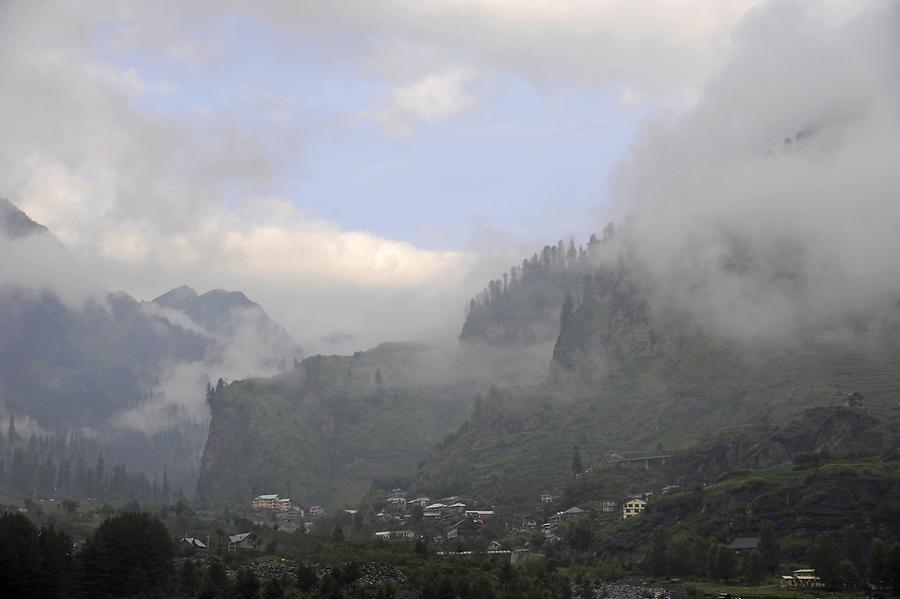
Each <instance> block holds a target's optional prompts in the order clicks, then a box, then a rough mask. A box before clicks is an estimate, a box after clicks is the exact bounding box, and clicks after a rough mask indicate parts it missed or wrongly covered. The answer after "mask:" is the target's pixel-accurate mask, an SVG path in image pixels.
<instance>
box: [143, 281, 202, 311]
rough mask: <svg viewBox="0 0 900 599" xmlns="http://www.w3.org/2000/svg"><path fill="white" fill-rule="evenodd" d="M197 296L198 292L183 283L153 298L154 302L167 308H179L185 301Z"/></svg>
mask: <svg viewBox="0 0 900 599" xmlns="http://www.w3.org/2000/svg"><path fill="white" fill-rule="evenodd" d="M196 298H197V292H196V291H194V290H193V289H192V288H191V287H188V286H187V285H181V286H179V287H176V288H175V289H172V290H170V291H167V292H165V293H163V294H162V295H160V296H159V297H157V298H156V299H154V300H153V303H154V304H158V305H160V306H163V307H166V308H178V307H182V306H184V304H185V303H187V302H190V301H193V300H194V299H196Z"/></svg>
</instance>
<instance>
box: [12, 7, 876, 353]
mask: <svg viewBox="0 0 900 599" xmlns="http://www.w3.org/2000/svg"><path fill="white" fill-rule="evenodd" d="M772 4H778V5H784V4H790V5H800V4H803V5H804V6H806V9H805V10H806V11H807V12H813V13H815V15H816V18H818V19H821V21H817V22H821V23H832V24H839V23H842V22H844V21H846V20H847V19H849V18H851V17H852V16H853V15H854V14H855V13H857V12H859V11H861V10H862V8H863V7H864V6H868V5H877V4H886V2H877V0H874V1H872V2H841V1H838V0H830V1H824V0H823V1H821V2H805V3H799V2H797V3H794V2H790V3H788V2H777V3H766V2H763V1H762V0H730V1H728V0H683V1H680V2H679V1H675V2H663V1H661V0H660V1H650V0H646V1H639V0H594V1H578V0H569V1H566V0H554V1H545V0H457V1H451V0H409V1H403V0H385V1H372V0H360V1H351V0H332V1H328V2H304V1H297V2H265V1H256V2H228V1H215V2H213V1H210V2H127V1H110V2H103V1H99V0H98V1H93V2H88V3H85V2H75V1H71V2H68V1H57V2H49V1H48V2H31V1H21V2H17V1H16V0H5V1H3V2H0V86H2V88H0V131H2V132H3V142H2V144H0V195H2V196H5V197H7V198H9V199H10V200H12V201H13V202H15V203H16V204H18V205H19V206H20V207H21V208H23V209H24V210H26V211H27V212H28V213H29V214H30V215H31V216H32V217H33V218H34V219H35V220H38V221H40V222H42V223H44V224H46V225H47V226H48V227H50V228H51V230H52V231H53V232H54V233H55V234H56V235H57V236H58V237H59V238H60V239H61V240H62V241H63V243H64V244H65V245H66V247H67V248H68V249H69V251H70V252H71V253H72V254H73V255H75V256H77V259H78V260H79V264H80V265H81V266H82V268H85V269H88V270H90V271H91V273H90V276H91V278H93V279H95V280H96V281H97V284H98V285H99V286H101V287H103V288H104V289H122V290H124V291H127V292H129V293H131V294H133V295H135V296H137V297H139V298H144V299H149V298H151V297H153V296H155V295H157V294H159V293H162V292H164V291H166V290H167V289H169V288H171V287H174V286H176V285H179V284H182V283H186V284H189V285H191V286H193V287H195V288H196V289H198V291H201V292H202V291H205V290H206V289H209V288H214V287H221V288H227V289H240V290H242V291H244V292H245V293H247V295H249V296H250V297H251V298H253V299H255V300H257V301H259V302H260V303H261V304H263V306H264V307H265V308H266V309H267V310H268V311H269V312H270V313H271V314H272V316H273V317H274V318H275V319H276V320H278V321H279V322H281V323H282V324H284V325H285V326H286V327H287V328H288V329H289V330H290V331H291V333H292V334H293V335H294V336H295V337H296V338H297V339H298V340H299V341H300V342H301V343H302V344H303V345H304V346H306V348H307V349H310V350H313V351H323V352H331V351H348V350H352V349H362V348H365V347H368V346H370V345H372V344H374V343H376V342H378V341H382V340H404V339H417V338H427V337H430V336H446V335H448V334H449V335H452V334H455V332H456V331H457V330H458V327H459V326H460V323H461V319H462V310H463V306H464V305H465V300H466V298H467V297H468V296H469V295H470V294H471V293H473V292H474V291H475V290H477V288H479V287H481V286H483V284H484V283H485V282H486V280H487V278H488V277H489V276H496V275H497V274H499V272H500V271H501V270H503V269H505V268H506V267H508V266H509V265H510V264H512V263H514V262H517V261H518V260H519V259H521V257H522V253H523V252H526V251H527V252H528V253H530V252H531V251H533V250H534V249H535V248H536V247H537V246H540V245H543V244H544V243H547V242H553V241H555V240H557V239H560V238H565V237H568V236H569V235H575V236H576V237H577V238H578V239H584V238H586V237H587V236H588V235H589V234H590V233H591V232H594V231H597V230H599V229H601V228H602V226H603V224H604V223H605V222H607V221H609V220H621V219H622V217H623V216H624V213H625V212H627V210H628V208H627V206H623V205H622V204H621V203H620V202H616V201H615V198H614V197H613V196H612V192H611V191H610V190H611V189H612V188H613V187H612V186H611V185H610V173H611V172H614V171H616V169H618V168H620V167H617V165H621V164H622V162H623V161H627V160H628V159H629V157H630V156H631V152H632V150H631V148H632V146H633V144H635V143H636V140H638V139H646V131H647V128H648V123H653V124H654V125H653V126H659V123H661V122H662V123H665V122H671V121H675V120H677V119H678V118H680V116H681V115H684V114H686V113H690V111H691V110H694V109H696V107H697V106H700V111H701V112H702V111H703V110H706V109H705V108H703V107H704V106H706V104H704V94H705V93H707V90H708V89H709V88H708V82H709V81H710V80H711V78H712V77H713V75H714V74H715V73H717V72H718V71H719V69H721V68H722V66H723V65H725V64H726V63H727V62H728V61H729V60H730V59H731V57H732V55H733V53H734V51H735V48H736V47H742V48H743V49H742V52H743V54H742V56H746V55H747V53H748V50H747V44H746V43H744V44H743V46H742V45H741V44H739V43H737V42H736V40H740V39H742V38H741V35H742V34H741V32H742V31H744V32H745V33H744V34H743V35H744V37H746V30H747V28H748V27H751V26H753V23H754V19H756V20H759V19H760V18H762V17H759V15H766V14H770V13H771V14H776V15H777V14H781V13H778V12H777V11H775V10H773V6H771V5H772ZM748 23H750V25H748ZM749 53H750V54H752V50H751V51H749ZM759 75H760V73H759V72H752V73H751V76H752V77H756V76H759ZM713 89H714V88H713ZM642 132H644V133H642ZM642 136H643V137H642ZM647 162H648V161H647V160H646V159H644V163H647ZM644 175H646V172H645V173H644ZM68 276H72V275H71V273H68ZM84 276H87V274H85V275H84ZM325 339H330V340H332V342H329V341H326V340H325ZM335 340H337V341H335Z"/></svg>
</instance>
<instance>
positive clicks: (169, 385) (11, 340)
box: [0, 200, 300, 488]
mask: <svg viewBox="0 0 900 599" xmlns="http://www.w3.org/2000/svg"><path fill="white" fill-rule="evenodd" d="M0 222H2V224H3V236H2V238H0V243H2V244H3V248H4V250H5V251H4V261H5V262H7V263H8V264H13V263H15V262H17V261H23V262H27V260H28V259H29V257H30V255H34V254H36V253H41V252H46V253H48V255H49V256H50V258H51V260H58V261H60V262H61V263H63V264H65V263H66V262H65V261H66V260H67V256H66V255H65V250H64V249H63V248H62V246H61V244H59V242H58V241H56V239H55V238H53V236H52V234H51V233H50V232H49V231H48V229H47V228H46V227H44V226H42V225H40V224H38V223H36V222H34V221H33V220H31V219H30V218H29V217H28V216H27V215H26V214H25V213H24V212H22V211H20V210H19V209H18V208H16V207H15V206H14V205H13V204H12V203H11V202H9V201H7V200H3V202H2V204H0ZM87 276H88V277H89V276H90V275H89V273H88V274H87ZM70 278H74V277H70ZM79 299H80V301H79ZM79 299H72V298H71V297H67V296H66V295H63V296H61V295H59V294H57V293H56V292H55V290H54V285H53V284H52V282H49V283H48V284H47V285H41V284H40V282H39V283H37V284H36V285H35V286H32V287H29V286H27V285H25V284H20V283H19V282H18V281H16V280H15V278H13V279H12V280H11V281H10V280H6V281H4V282H3V283H2V285H0V398H2V402H0V411H2V414H3V417H4V419H5V420H9V419H10V418H11V417H13V416H15V418H16V426H17V429H18V431H19V433H20V434H24V435H29V434H38V435H42V434H48V433H56V432H58V431H60V430H62V431H70V432H78V433H79V434H86V435H88V436H89V437H91V438H96V439H98V440H99V447H100V448H104V447H105V448H106V450H105V451H106V455H107V458H108V459H115V460H119V461H122V462H123V463H126V464H128V465H130V466H133V467H137V468H139V469H141V470H144V471H147V472H149V473H159V472H161V471H162V470H163V469H164V468H167V469H168V471H169V475H170V477H171V479H170V480H172V481H175V482H178V483H179V484H184V485H185V486H186V487H187V488H191V487H192V486H193V479H194V477H195V476H196V473H197V470H198V466H199V459H200V451H201V450H202V446H203V443H204V441H205V434H206V424H207V420H208V413H207V411H206V406H205V405H204V403H203V389H204V387H205V385H206V382H207V381H208V380H210V379H211V378H215V377H217V376H234V375H235V374H236V373H239V374H240V375H241V376H245V375H247V374H251V373H254V372H257V373H266V372H276V371H277V370H278V369H279V368H285V363H286V361H289V360H292V359H293V358H294V357H297V356H299V355H300V350H299V348H298V346H297V344H296V343H295V342H294V341H293V339H292V338H291V336H290V335H289V334H288V333H287V332H286V331H285V330H284V329H283V328H281V327H280V326H279V325H277V324H276V323H274V322H273V321H272V320H271V319H270V318H269V317H268V315H267V314H266V313H265V311H264V310H263V309H262V308H261V307H260V306H259V305H258V304H256V303H254V302H252V301H251V300H249V299H248V298H247V297H246V296H245V295H244V294H242V293H240V292H234V293H229V292H226V291H222V290H213V291H210V292H208V293H205V294H203V295H197V294H196V293H195V292H193V290H189V289H188V288H186V287H182V288H178V289H175V290H172V291H171V292H169V293H167V294H164V295H162V296H160V297H159V298H157V299H155V300H153V301H152V302H142V301H138V300H136V299H134V298H132V297H131V296H129V295H128V294H125V293H122V292H117V293H107V292H105V291H103V290H92V291H91V292H89V293H88V294H86V295H84V296H83V297H82V298H79ZM172 435H175V437H176V438H177V440H173V438H172ZM90 459H94V458H90Z"/></svg>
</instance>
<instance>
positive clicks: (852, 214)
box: [617, 2, 900, 337]
mask: <svg viewBox="0 0 900 599" xmlns="http://www.w3.org/2000/svg"><path fill="white" fill-rule="evenodd" d="M819 8H820V7H816V6H815V5H812V4H810V3H793V2H781V3H773V4H771V5H770V6H768V7H767V8H766V9H765V10H761V11H759V12H758V13H756V14H754V15H752V16H751V17H750V18H748V19H747V20H746V21H745V22H744V23H743V24H742V26H741V28H740V30H739V32H738V35H737V37H736V42H735V51H734V53H733V55H732V56H731V57H730V59H729V60H728V62H727V64H726V65H725V66H724V67H723V68H722V69H721V71H719V72H718V73H717V74H716V75H715V76H714V77H712V78H711V80H710V81H709V83H708V84H707V85H706V86H705V88H704V90H703V94H702V99H701V100H700V101H699V102H698V103H697V105H696V106H695V107H694V108H693V109H692V110H689V111H687V112H686V113H685V114H683V115H681V116H679V117H677V118H674V119H668V120H660V121H658V122H656V123H655V124H654V125H652V126H649V127H648V128H647V129H646V131H645V132H644V134H643V136H642V138H641V140H640V141H639V143H638V144H637V145H636V148H635V150H634V152H633V154H632V156H631V157H630V159H629V160H628V161H627V163H626V164H624V165H623V166H622V167H621V168H620V170H619V172H618V175H617V190H618V193H619V197H620V198H622V199H623V201H624V202H626V203H625V205H624V209H625V210H628V211H630V212H631V213H632V217H631V219H630V221H629V222H628V229H629V234H630V241H631V246H632V247H631V251H632V252H633V254H634V256H635V257H636V258H637V259H638V261H639V262H640V264H641V265H642V267H643V268H645V269H646V270H647V271H648V273H649V274H650V275H651V276H652V279H653V280H654V281H655V285H656V292H657V296H656V299H657V305H658V306H669V307H675V308H676V309H677V310H680V311H682V312H685V313H689V314H691V315H693V316H694V317H695V320H696V321H697V322H700V323H703V324H704V325H706V326H709V327H711V328H712V329H713V330H715V331H718V332H724V333H726V334H736V335H742V336H751V337H752V336H771V335H779V334H793V333H794V332H796V331H797V330H798V328H802V327H804V326H807V325H811V324H814V323H816V322H821V321H822V320H823V319H825V320H828V319H835V318H842V317H846V316H849V315H866V314H877V313H881V314H883V313H885V312H886V311H889V310H891V309H892V308H893V307H895V306H896V305H897V300H898V298H900V261H898V260H897V257H898V255H900V253H898V252H900V244H898V237H897V223H898V222H900V202H898V201H897V190H898V189H900V170H898V168H897V156H900V102H898V98H900V93H898V92H900V80H898V77H900V51H898V50H900V11H898V6H897V5H896V4H894V3H872V4H870V5H869V7H868V9H867V10H865V11H862V12H861V13H860V14H858V15H855V16H852V17H851V18H842V19H835V18H833V17H834V14H833V13H827V12H823V11H822V10H820V9H819Z"/></svg>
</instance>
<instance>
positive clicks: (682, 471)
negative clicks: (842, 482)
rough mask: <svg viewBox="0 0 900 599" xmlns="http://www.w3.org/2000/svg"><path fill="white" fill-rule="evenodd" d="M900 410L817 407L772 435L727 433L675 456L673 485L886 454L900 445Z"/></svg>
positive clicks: (756, 431)
mask: <svg viewBox="0 0 900 599" xmlns="http://www.w3.org/2000/svg"><path fill="white" fill-rule="evenodd" d="M898 424H900V410H893V409H877V410H865V409H863V408H845V407H831V408H815V409H811V410H806V411H804V412H802V413H800V414H799V415H797V416H795V417H794V418H793V419H791V420H790V421H789V422H787V423H786V424H784V425H782V426H780V427H778V428H776V429H774V430H770V431H766V430H765V428H764V427H755V428H753V429H751V430H749V431H744V432H736V433H730V434H729V433H725V434H721V435H719V436H716V437H714V438H713V439H710V440H708V441H705V442H702V443H700V444H698V445H697V446H696V447H692V448H690V449H687V450H684V451H682V452H678V453H676V455H675V457H674V460H673V461H672V462H671V463H670V464H669V465H668V466H667V471H668V473H669V476H670V477H671V478H672V479H673V480H681V481H692V482H696V483H707V482H710V481H713V480H715V479H716V478H718V477H719V476H720V475H722V474H723V473H725V472H728V471H732V470H741V469H748V470H755V469H761V468H772V467H776V466H781V465H784V464H789V463H792V462H793V461H794V460H800V461H801V462H803V461H815V456H816V455H819V456H832V455H844V454H860V455H865V454H869V453H873V452H874V453H879V452H884V451H886V450H888V449H890V448H892V447H895V446H896V445H897V443H898V442H900V427H898Z"/></svg>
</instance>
